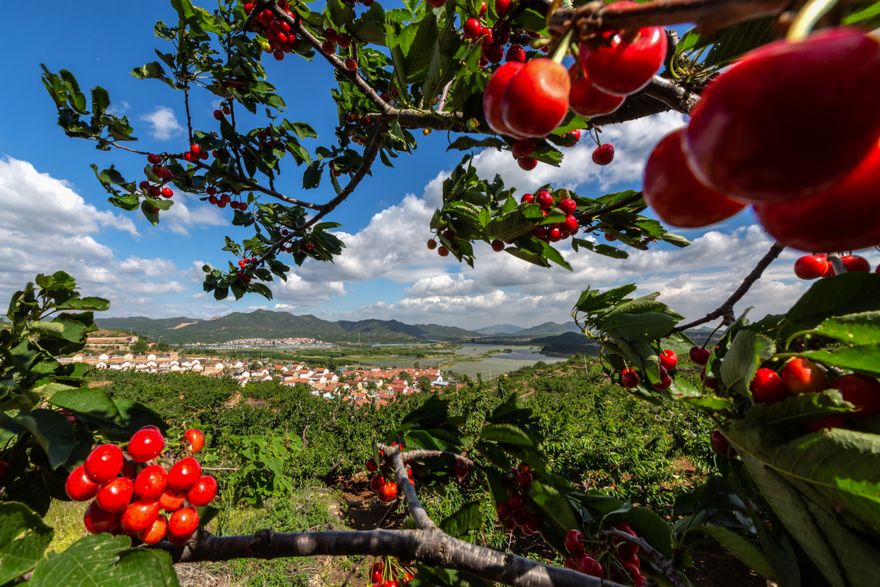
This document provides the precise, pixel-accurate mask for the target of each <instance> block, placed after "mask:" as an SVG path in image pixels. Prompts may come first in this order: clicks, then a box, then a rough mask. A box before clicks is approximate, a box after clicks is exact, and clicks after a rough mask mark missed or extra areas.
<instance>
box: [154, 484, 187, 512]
mask: <svg viewBox="0 0 880 587" xmlns="http://www.w3.org/2000/svg"><path fill="white" fill-rule="evenodd" d="M185 499H186V491H176V490H174V489H171V488H170V487H166V488H165V491H163V492H162V495H160V496H159V507H160V508H162V509H163V510H165V511H166V512H173V511H175V510H176V509H178V508H180V506H182V505H183V502H184V500H185ZM146 501H149V500H146Z"/></svg>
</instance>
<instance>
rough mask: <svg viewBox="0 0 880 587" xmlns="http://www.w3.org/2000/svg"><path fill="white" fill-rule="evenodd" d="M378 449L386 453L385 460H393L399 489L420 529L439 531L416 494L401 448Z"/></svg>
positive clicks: (385, 447) (386, 447)
mask: <svg viewBox="0 0 880 587" xmlns="http://www.w3.org/2000/svg"><path fill="white" fill-rule="evenodd" d="M378 447H379V448H380V449H381V450H382V451H384V452H385V455H386V457H385V458H386V459H390V460H391V465H392V466H393V467H394V476H395V477H396V478H397V488H398V489H402V490H403V496H404V497H405V498H406V503H407V504H408V505H409V512H410V513H411V514H412V517H413V519H414V520H415V521H416V526H417V527H418V529H419V530H428V531H431V532H435V531H439V528H437V525H436V524H435V523H434V522H433V521H432V520H431V518H430V517H429V516H428V512H426V511H425V508H424V506H422V502H420V501H419V496H418V495H417V494H416V486H415V485H413V484H412V481H410V480H409V474H407V472H406V467H405V466H404V464H403V458H401V456H400V448H398V447H397V446H395V447H393V448H392V447H389V446H385V445H384V444H379V445H378Z"/></svg>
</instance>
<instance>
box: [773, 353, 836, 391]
mask: <svg viewBox="0 0 880 587" xmlns="http://www.w3.org/2000/svg"><path fill="white" fill-rule="evenodd" d="M782 379H783V380H784V381H785V384H786V385H788V389H790V390H791V392H792V393H797V394H801V393H817V392H820V391H822V390H824V389H828V376H827V375H826V374H825V371H824V370H823V369H822V367H820V366H819V365H817V364H816V363H814V362H813V361H811V360H809V359H801V358H799V357H798V358H794V359H791V360H790V361H788V362H787V363H786V364H785V366H784V367H783V368H782Z"/></svg>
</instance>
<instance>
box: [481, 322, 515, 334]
mask: <svg viewBox="0 0 880 587" xmlns="http://www.w3.org/2000/svg"><path fill="white" fill-rule="evenodd" d="M520 330H525V328H523V327H522V326H514V325H513V324H496V325H494V326H486V327H485V328H477V329H476V330H475V331H474V332H479V333H480V334H489V335H493V334H515V333H517V332H519V331H520Z"/></svg>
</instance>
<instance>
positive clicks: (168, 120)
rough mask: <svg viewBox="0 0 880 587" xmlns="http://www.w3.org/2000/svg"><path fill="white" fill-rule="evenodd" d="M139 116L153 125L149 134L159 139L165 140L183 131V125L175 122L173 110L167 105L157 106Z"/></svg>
mask: <svg viewBox="0 0 880 587" xmlns="http://www.w3.org/2000/svg"><path fill="white" fill-rule="evenodd" d="M140 118H141V120H143V121H145V122H147V123H148V124H150V125H151V126H152V127H153V128H152V129H151V130H150V134H151V135H152V136H153V138H155V139H159V140H160V141H166V140H168V139H170V138H171V137H174V136H177V135H178V134H180V133H182V132H183V127H182V126H180V123H178V122H177V117H176V116H175V115H174V110H172V109H171V108H168V107H167V106H158V107H156V110H154V111H153V112H151V113H149V114H144V115H142V116H141V117H140Z"/></svg>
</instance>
